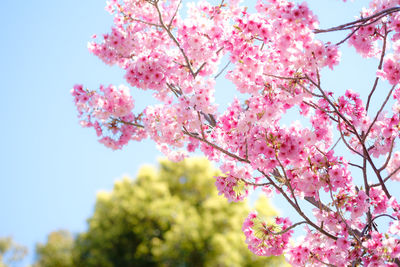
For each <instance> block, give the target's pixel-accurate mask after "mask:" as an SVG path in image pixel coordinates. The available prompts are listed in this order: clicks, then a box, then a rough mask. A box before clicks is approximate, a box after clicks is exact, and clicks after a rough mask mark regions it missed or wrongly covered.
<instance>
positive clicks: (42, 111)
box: [0, 0, 376, 262]
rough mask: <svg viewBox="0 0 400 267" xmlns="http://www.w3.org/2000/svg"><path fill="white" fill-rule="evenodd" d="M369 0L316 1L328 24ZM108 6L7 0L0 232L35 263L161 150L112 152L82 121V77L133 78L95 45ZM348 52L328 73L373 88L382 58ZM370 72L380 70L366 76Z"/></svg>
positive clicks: (96, 1) (90, 1)
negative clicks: (77, 87)
mask: <svg viewBox="0 0 400 267" xmlns="http://www.w3.org/2000/svg"><path fill="white" fill-rule="evenodd" d="M247 2H248V3H249V5H251V4H252V3H254V2H255V0H254V2H253V1H247ZM367 2H368V1H361V0H358V1H356V3H352V2H350V3H348V4H347V5H345V4H343V3H342V2H341V1H339V0H314V1H310V6H311V7H312V8H314V10H315V13H316V14H320V15H319V18H320V19H321V21H322V22H321V23H322V27H323V28H327V27H329V26H334V25H338V24H340V23H344V22H347V21H349V20H352V19H353V17H354V15H356V14H357V10H359V9H360V6H362V5H366V3H367ZM104 6H105V1H103V0H84V1H78V0H69V1H50V0H47V1H46V0H38V1H11V0H5V1H3V3H2V12H1V13H2V14H1V16H0V23H1V25H3V28H2V31H1V35H2V37H1V42H0V55H1V61H0V81H1V89H0V90H1V92H2V99H3V103H2V105H0V115H1V118H2V126H1V128H2V131H1V132H0V147H1V154H0V211H1V215H0V216H1V217H0V236H10V235H11V236H13V237H14V239H15V240H16V241H17V242H19V243H21V244H24V245H27V246H28V247H29V249H30V252H31V253H30V255H29V259H28V262H29V261H31V259H32V257H33V256H32V255H33V246H34V244H35V243H36V242H43V241H44V240H45V239H46V236H47V234H48V233H49V232H51V231H54V230H58V229H68V230H70V231H72V232H78V231H82V230H84V229H85V227H86V222H85V220H86V219H87V218H88V217H89V216H90V215H91V213H92V211H93V205H94V203H95V198H96V192H97V191H99V190H103V189H106V190H110V189H111V188H112V186H113V183H114V181H115V180H116V179H118V178H120V177H121V176H122V175H124V174H128V175H130V176H132V177H134V176H135V174H136V173H137V171H138V169H139V167H140V166H141V165H142V164H145V163H150V164H155V163H156V159H157V157H158V156H161V154H160V153H159V152H158V151H157V150H156V148H155V145H154V143H152V142H151V141H145V142H142V143H131V144H130V145H128V146H127V147H125V149H124V150H122V151H112V150H109V149H107V148H105V147H104V146H102V145H101V144H99V143H98V142H97V140H96V137H95V133H94V131H92V130H88V129H83V128H81V127H80V126H79V124H78V120H77V117H76V110H75V108H74V105H73V101H72V97H71V96H70V93H69V91H70V88H72V86H73V85H74V84H75V83H82V84H84V85H85V86H87V87H90V88H97V87H98V86H99V84H106V85H108V84H110V83H114V84H121V83H124V81H123V72H122V71H121V70H118V69H116V68H111V67H109V66H106V65H104V64H103V63H102V62H101V61H100V60H99V59H98V58H96V57H94V56H93V55H91V54H90V53H89V52H88V50H87V42H88V41H89V40H90V36H91V35H92V34H94V33H96V34H98V35H101V34H102V33H106V32H109V30H110V27H111V25H112V17H111V16H110V15H109V14H108V13H106V12H105V11H104ZM337 8H339V9H337ZM332 10H339V11H337V12H332ZM330 36H333V35H330ZM335 38H337V37H335ZM335 40H337V39H335ZM343 53H344V55H345V56H348V59H347V60H346V61H345V62H344V63H345V66H343V67H340V68H338V69H337V71H336V72H327V73H326V77H325V79H326V80H324V81H326V83H325V84H326V85H328V86H329V87H332V88H330V89H332V90H333V89H338V90H339V91H340V92H343V91H344V90H346V89H348V88H353V89H354V90H357V91H363V90H364V89H363V88H368V90H369V88H370V85H371V84H372V80H373V74H374V69H373V67H375V66H376V61H374V60H369V61H368V62H367V64H365V61H363V60H362V59H361V58H360V57H358V56H354V53H353V50H352V49H351V48H348V47H347V45H345V46H344V50H343ZM365 71H369V73H370V74H371V75H372V76H368V77H369V78H365V77H366V76H365ZM354 77H356V78H354ZM219 86H220V88H219V89H218V92H217V96H216V98H217V100H220V101H223V102H226V101H227V100H228V97H226V95H227V92H228V90H229V89H228V88H229V86H230V85H229V84H228V83H224V82H223V81H219ZM132 92H133V93H132V94H133V95H134V98H135V100H136V105H137V106H138V107H139V108H140V107H144V106H145V105H146V103H148V102H149V101H151V100H150V96H149V94H147V95H146V96H144V97H143V96H142V95H138V94H139V93H140V94H142V93H143V92H141V91H138V90H133V91H132ZM279 207H280V208H281V209H282V211H285V213H286V214H287V215H290V214H291V213H290V212H288V211H287V210H286V206H281V205H279Z"/></svg>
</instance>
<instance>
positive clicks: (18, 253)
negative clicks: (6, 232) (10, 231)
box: [0, 237, 28, 267]
mask: <svg viewBox="0 0 400 267" xmlns="http://www.w3.org/2000/svg"><path fill="white" fill-rule="evenodd" d="M27 252H28V250H27V248H26V247H24V246H21V245H19V244H17V243H15V242H14V241H13V240H12V238H11V237H2V238H0V267H8V266H14V264H16V263H18V262H19V261H21V260H23V258H24V257H25V256H26V254H27Z"/></svg>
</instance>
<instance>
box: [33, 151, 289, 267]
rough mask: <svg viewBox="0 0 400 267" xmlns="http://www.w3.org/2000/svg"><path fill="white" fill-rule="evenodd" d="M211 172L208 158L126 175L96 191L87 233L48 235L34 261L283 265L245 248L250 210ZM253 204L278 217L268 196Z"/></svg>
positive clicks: (98, 266) (104, 265)
mask: <svg viewBox="0 0 400 267" xmlns="http://www.w3.org/2000/svg"><path fill="white" fill-rule="evenodd" d="M216 175H219V173H218V171H217V170H216V169H214V168H213V167H212V166H211V164H210V163H209V162H208V161H207V160H206V159H186V160H184V161H182V162H179V163H173V162H169V161H167V160H161V161H160V166H159V169H158V170H156V169H155V168H154V167H151V166H146V167H143V168H142V169H141V170H140V172H139V174H138V177H137V178H136V179H135V180H134V181H132V180H130V179H128V178H124V179H122V180H120V181H117V182H116V183H115V185H114V189H113V190H112V192H109V193H108V192H100V193H98V196H97V202H96V206H95V211H94V214H93V216H92V217H91V218H90V219H89V220H88V230H87V232H84V233H81V234H79V235H78V236H77V237H76V239H75V241H74V242H73V241H72V238H71V236H70V235H68V234H67V233H65V232H54V233H51V234H50V236H49V238H48V241H47V244H44V245H38V246H37V251H36V253H37V259H38V261H37V263H36V265H35V266H36V267H39V266H41V267H53V266H60V267H64V266H77V267H80V266H85V267H91V266H93V267H108V266H127V267H129V266H174V267H175V266H178V267H179V266H241V267H242V266H244V267H246V266H266V265H270V266H282V265H285V263H284V260H283V258H265V257H258V256H255V255H253V254H252V253H251V252H250V251H249V250H248V249H247V246H246V243H245V238H244V234H243V233H242V232H241V227H242V223H243V221H244V219H245V217H246V216H247V214H248V212H249V208H248V206H247V204H246V203H244V202H240V203H228V201H227V200H226V199H225V198H224V197H222V196H219V195H218V193H217V190H216V187H215V185H214V182H215V179H214V178H213V177H214V176H216ZM257 205H258V206H259V205H262V207H263V208H262V209H261V211H264V214H263V215H264V216H265V217H269V216H273V215H276V211H275V210H274V209H273V207H272V206H271V205H270V204H269V203H268V201H267V200H266V199H261V200H259V201H258V203H257Z"/></svg>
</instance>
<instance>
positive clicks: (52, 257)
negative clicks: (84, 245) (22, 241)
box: [33, 230, 74, 267]
mask: <svg viewBox="0 0 400 267" xmlns="http://www.w3.org/2000/svg"><path fill="white" fill-rule="evenodd" d="M73 245H74V239H73V237H72V235H71V233H70V232H68V231H66V230H60V231H56V232H52V233H50V234H49V236H48V237H47V243H46V244H37V245H36V254H37V255H38V260H37V262H36V263H35V264H34V265H33V266H34V267H35V266H36V267H39V266H46V267H69V266H73V264H72V249H73Z"/></svg>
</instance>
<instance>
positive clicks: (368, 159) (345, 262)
mask: <svg viewBox="0 0 400 267" xmlns="http://www.w3.org/2000/svg"><path fill="white" fill-rule="evenodd" d="M106 9H107V10H108V11H109V12H110V13H111V14H112V15H113V16H114V26H113V28H112V30H111V33H109V34H105V35H103V38H102V40H99V41H94V42H91V43H90V44H89V50H90V51H91V52H92V53H93V54H94V55H96V56H98V57H99V58H100V59H101V60H102V61H104V62H105V63H106V64H108V65H117V66H119V67H120V68H122V69H123V70H125V73H126V74H125V79H126V81H127V83H128V84H129V85H130V86H132V87H137V88H139V89H142V90H151V91H152V92H153V95H154V98H155V99H157V100H158V101H159V104H157V105H152V106H147V107H146V108H145V109H144V110H143V111H142V112H140V113H134V112H133V109H134V100H133V98H132V96H131V95H130V89H129V88H128V87H127V86H124V85H121V86H118V87H117V86H114V85H109V86H100V88H99V90H90V89H87V88H84V87H83V86H82V85H75V86H74V88H73V90H72V95H73V97H74V99H75V104H76V107H77V109H78V113H79V117H80V120H81V124H82V126H84V127H91V128H94V129H95V131H96V133H97V136H98V137H99V141H100V142H101V143H103V144H104V145H106V146H107V147H110V148H112V149H121V148H123V146H124V145H126V144H127V143H128V142H129V141H130V140H135V141H140V140H143V139H145V138H150V139H152V140H154V142H155V143H156V144H157V146H158V148H159V149H160V150H161V151H162V152H163V153H165V154H166V155H167V156H168V157H169V158H170V159H172V160H175V161H179V160H181V159H183V158H184V157H186V156H187V155H188V154H190V153H192V152H195V151H199V150H200V151H201V152H202V153H204V155H206V156H207V157H208V158H209V159H210V160H211V161H214V162H216V163H218V165H219V168H220V170H221V171H222V172H223V173H224V175H222V176H219V177H216V178H215V179H216V183H215V184H216V186H217V188H218V190H219V192H220V194H222V195H224V196H225V197H226V198H227V199H228V200H229V201H241V200H243V199H244V198H246V197H247V196H248V194H249V193H250V192H252V191H253V190H254V189H256V188H261V189H262V192H263V193H265V194H266V195H268V196H271V195H272V194H279V195H281V196H282V197H283V198H284V199H286V201H287V202H288V203H289V204H290V205H291V206H292V207H293V209H294V210H295V211H296V212H297V213H298V215H299V217H300V218H302V219H301V220H299V221H296V222H292V221H291V220H290V219H289V218H282V217H277V218H275V220H274V221H265V220H263V218H261V216H259V215H258V214H257V213H256V212H252V213H250V214H249V215H248V217H247V218H246V219H245V220H244V224H243V232H244V234H245V236H246V242H247V244H248V248H249V249H250V250H251V251H252V252H254V253H255V254H257V255H260V256H270V255H281V254H284V255H285V257H286V259H287V261H288V262H289V263H291V264H292V265H294V266H304V265H307V266H326V265H327V266H360V265H362V266H400V261H399V257H400V239H399V235H400V223H399V219H400V206H399V204H398V202H397V200H396V198H395V196H394V195H393V193H394V192H391V190H390V188H389V186H388V185H387V184H388V181H389V180H393V181H400V171H399V170H400V150H397V149H398V148H397V146H396V145H397V143H398V138H399V129H400V128H399V127H400V117H399V115H400V114H399V112H400V87H399V86H398V85H399V82H400V12H399V11H400V0H372V1H371V2H370V4H369V6H368V7H366V8H364V9H363V10H362V11H360V13H359V14H358V15H359V18H358V19H356V20H354V21H351V22H348V23H346V24H343V25H339V26H335V27H332V28H329V29H321V28H320V27H319V23H318V20H317V17H316V16H315V15H314V14H313V12H312V11H311V10H310V9H309V8H308V6H307V4H306V3H301V4H295V3H293V2H290V1H288V0H259V1H257V3H256V4H255V10H256V12H253V13H252V12H250V11H248V10H247V8H246V7H245V6H243V5H242V4H241V1H240V0H229V1H224V0H222V1H221V2H218V3H210V2H207V1H198V2H197V3H189V4H187V7H186V8H184V7H183V4H182V1H181V0H110V1H109V2H107V6H106ZM183 13H184V14H183ZM355 15H357V14H355ZM330 32H340V33H342V37H343V38H342V39H341V41H339V42H337V43H326V42H323V41H321V40H320V36H321V34H324V33H325V34H326V33H330ZM346 43H347V44H349V45H350V46H352V47H354V48H355V50H356V51H357V53H359V54H360V55H361V56H362V57H364V58H376V59H377V71H376V78H375V81H374V83H373V84H372V85H371V88H370V89H368V90H369V91H368V96H367V97H366V99H362V97H361V96H360V95H359V93H357V92H353V91H351V90H347V91H346V93H345V94H344V95H338V94H337V92H334V91H329V90H328V89H326V88H324V87H323V86H322V84H321V75H320V74H321V70H323V69H324V68H326V67H328V68H330V69H334V67H335V66H336V65H338V64H339V62H340V48H341V46H342V45H344V44H346ZM226 59H227V60H226ZM226 61H227V63H226V64H225V62H226ZM228 65H230V68H229V69H228V68H227V66H228ZM223 75H224V76H225V78H226V79H228V80H230V81H231V82H232V83H233V84H234V85H235V89H236V90H237V95H238V97H237V98H235V99H234V100H233V101H232V103H230V104H229V106H228V107H227V108H226V109H225V110H222V111H221V110H219V109H218V107H217V104H216V103H215V101H214V93H215V83H216V79H217V78H219V77H220V76H223ZM221 78H222V77H221ZM382 81H383V82H382ZM378 87H379V88H378ZM378 90H379V93H378V92H377V91H378ZM377 94H379V95H382V94H384V95H385V97H384V101H383V102H382V103H379V104H377V105H378V108H377V110H376V111H373V109H372V108H371V103H372V101H374V100H375V97H376V96H377ZM374 104H375V103H374ZM289 112H291V114H293V112H295V113H297V114H298V116H299V117H300V118H301V123H300V122H295V123H292V124H291V125H289V126H284V125H283V124H282V123H281V121H282V119H283V118H285V117H287V116H289ZM336 139H337V141H336ZM338 143H340V144H344V146H345V147H346V149H347V150H348V151H349V152H350V153H352V155H351V156H350V157H348V158H345V157H344V156H341V155H339V153H338V151H337V149H335V148H336V145H337V144H338ZM359 181H360V182H359ZM307 202H308V203H309V204H311V205H312V206H313V209H312V211H310V210H305V206H304V203H306V204H307ZM383 221H384V222H385V223H382V222H383ZM295 230H296V231H300V232H301V231H303V232H302V233H303V235H304V236H303V238H302V239H295V238H294V237H292V235H293V233H294V231H295Z"/></svg>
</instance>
